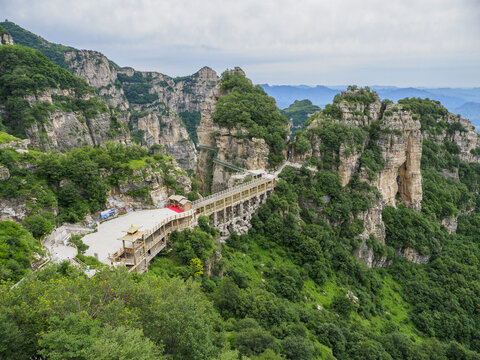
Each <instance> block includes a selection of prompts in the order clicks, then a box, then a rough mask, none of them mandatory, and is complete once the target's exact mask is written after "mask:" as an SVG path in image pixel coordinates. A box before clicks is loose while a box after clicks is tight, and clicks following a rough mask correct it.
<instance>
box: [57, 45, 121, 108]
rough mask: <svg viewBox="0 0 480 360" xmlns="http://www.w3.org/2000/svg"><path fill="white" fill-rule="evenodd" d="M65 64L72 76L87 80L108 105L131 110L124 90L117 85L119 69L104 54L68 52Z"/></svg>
mask: <svg viewBox="0 0 480 360" xmlns="http://www.w3.org/2000/svg"><path fill="white" fill-rule="evenodd" d="M65 63H66V64H67V66H68V70H69V71H70V72H71V73H72V74H74V75H76V76H78V77H81V78H83V79H85V80H86V81H87V83H88V84H89V85H90V86H93V87H94V88H95V90H97V92H98V94H99V95H100V96H102V97H103V98H104V99H105V101H106V102H107V103H109V104H110V105H112V106H114V107H116V108H118V109H119V110H127V109H128V108H129V104H128V101H127V100H126V99H125V93H124V92H123V89H122V88H120V87H119V86H118V85H117V83H116V81H117V76H118V74H117V69H116V67H115V65H114V64H113V63H111V62H110V61H109V60H108V59H107V58H106V57H105V56H104V55H103V54H101V53H99V52H97V51H91V50H72V51H66V52H65Z"/></svg>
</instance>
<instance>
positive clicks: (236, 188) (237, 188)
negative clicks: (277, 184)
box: [192, 178, 273, 207]
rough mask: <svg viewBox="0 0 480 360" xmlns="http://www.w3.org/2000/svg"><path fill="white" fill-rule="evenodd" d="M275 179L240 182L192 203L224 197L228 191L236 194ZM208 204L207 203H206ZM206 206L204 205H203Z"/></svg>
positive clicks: (195, 204)
mask: <svg viewBox="0 0 480 360" xmlns="http://www.w3.org/2000/svg"><path fill="white" fill-rule="evenodd" d="M272 180H273V179H269V178H262V179H258V180H251V181H249V182H247V183H244V184H240V185H237V186H234V187H231V188H228V189H225V190H223V191H220V192H217V193H215V194H212V195H209V196H206V197H204V198H203V199H198V200H195V201H194V202H193V203H192V205H193V207H197V206H198V204H200V203H203V202H205V201H208V200H211V199H214V200H216V199H218V198H220V197H222V195H225V194H228V193H232V194H235V193H237V192H240V191H242V190H246V189H250V188H252V187H254V186H257V185H261V184H263V183H267V182H270V181H272ZM205 205H206V204H205ZM202 206H204V205H202Z"/></svg>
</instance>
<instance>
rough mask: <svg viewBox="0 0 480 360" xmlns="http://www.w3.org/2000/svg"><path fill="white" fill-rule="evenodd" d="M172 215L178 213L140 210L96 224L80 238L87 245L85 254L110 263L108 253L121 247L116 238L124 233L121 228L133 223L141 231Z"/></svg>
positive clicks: (166, 209) (126, 227)
mask: <svg viewBox="0 0 480 360" xmlns="http://www.w3.org/2000/svg"><path fill="white" fill-rule="evenodd" d="M172 215H178V214H177V213H176V212H175V211H172V210H170V209H168V208H163V209H153V210H140V211H133V212H130V213H128V214H125V215H121V216H119V217H117V218H115V219H112V220H108V221H105V222H103V223H101V224H100V225H99V226H98V231H97V232H94V233H91V234H87V235H85V236H84V237H83V238H82V241H83V242H84V243H85V244H87V245H88V246H89V248H88V250H87V251H86V252H85V255H87V256H93V257H96V258H97V259H98V260H100V261H101V262H103V263H105V264H108V265H110V260H109V259H108V255H109V254H113V253H114V252H115V251H117V250H119V249H121V248H122V242H121V241H120V240H117V239H118V238H120V237H122V236H123V235H125V232H123V231H122V230H127V229H128V228H129V227H130V225H132V224H133V225H134V226H140V227H141V228H140V230H141V231H147V230H150V229H152V228H153V227H154V226H155V225H156V224H158V223H159V222H160V221H162V220H163V219H165V218H167V217H170V216H172Z"/></svg>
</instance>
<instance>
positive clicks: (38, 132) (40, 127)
mask: <svg viewBox="0 0 480 360" xmlns="http://www.w3.org/2000/svg"><path fill="white" fill-rule="evenodd" d="M55 96H63V97H64V98H63V99H67V101H69V102H71V101H75V100H74V99H75V94H74V91H73V90H62V89H58V88H57V89H49V90H47V91H45V92H43V93H41V94H37V95H28V96H26V100H27V101H28V103H29V106H30V107H31V108H32V109H35V108H36V107H37V106H39V105H40V106H50V110H49V111H48V118H47V119H45V120H44V121H42V122H33V123H32V124H31V125H29V126H27V127H25V133H26V135H27V136H28V138H29V139H30V141H31V145H32V146H35V147H38V148H40V149H42V150H61V151H67V150H70V149H72V148H75V147H81V146H83V145H89V146H98V145H101V144H103V143H105V142H106V141H113V140H116V141H121V142H125V141H127V139H128V137H127V135H128V133H127V131H126V118H125V117H122V116H121V115H119V114H117V113H116V111H115V110H114V109H109V108H108V107H107V106H105V105H104V104H102V103H101V100H96V99H95V98H94V97H92V96H91V95H89V96H86V97H84V98H83V100H84V101H85V102H86V103H88V102H90V103H91V105H92V107H93V106H96V105H98V106H99V108H100V110H99V111H97V110H93V111H94V112H91V113H90V114H89V115H86V113H85V112H83V111H80V110H78V111H68V110H66V109H64V108H63V107H62V106H61V102H57V101H56V100H54V99H55ZM52 97H53V98H52Z"/></svg>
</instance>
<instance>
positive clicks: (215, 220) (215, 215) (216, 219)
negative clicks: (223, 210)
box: [213, 211, 218, 227]
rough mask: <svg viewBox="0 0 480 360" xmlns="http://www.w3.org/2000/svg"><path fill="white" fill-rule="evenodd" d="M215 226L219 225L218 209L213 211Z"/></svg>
mask: <svg viewBox="0 0 480 360" xmlns="http://www.w3.org/2000/svg"><path fill="white" fill-rule="evenodd" d="M213 226H214V227H217V226H218V215H217V212H216V211H215V212H214V213H213Z"/></svg>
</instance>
